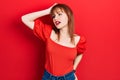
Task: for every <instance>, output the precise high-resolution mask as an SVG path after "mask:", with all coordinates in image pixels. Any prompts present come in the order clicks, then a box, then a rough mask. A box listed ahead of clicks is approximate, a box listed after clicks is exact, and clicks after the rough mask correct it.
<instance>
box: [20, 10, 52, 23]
mask: <svg viewBox="0 0 120 80" xmlns="http://www.w3.org/2000/svg"><path fill="white" fill-rule="evenodd" d="M49 13H50V9H45V10H41V11H37V12H32V13H28V14H25V15H23V16H22V18H25V19H28V20H30V21H34V20H35V19H37V18H39V17H42V16H45V15H48V14H49Z"/></svg>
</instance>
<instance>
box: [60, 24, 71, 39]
mask: <svg viewBox="0 0 120 80" xmlns="http://www.w3.org/2000/svg"><path fill="white" fill-rule="evenodd" d="M60 37H61V38H70V35H69V33H68V26H66V27H64V28H62V29H60Z"/></svg>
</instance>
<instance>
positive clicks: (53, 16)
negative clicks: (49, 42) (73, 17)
mask: <svg viewBox="0 0 120 80" xmlns="http://www.w3.org/2000/svg"><path fill="white" fill-rule="evenodd" d="M61 15H62V14H61V13H60V14H58V16H61ZM52 18H55V15H52Z"/></svg>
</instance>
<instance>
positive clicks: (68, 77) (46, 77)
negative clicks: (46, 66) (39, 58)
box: [42, 70, 75, 80]
mask: <svg viewBox="0 0 120 80" xmlns="http://www.w3.org/2000/svg"><path fill="white" fill-rule="evenodd" d="M42 80H75V76H74V71H71V72H70V73H67V74H65V75H63V76H54V75H52V74H51V73H49V72H47V71H46V70H45V71H44V74H43V77H42Z"/></svg>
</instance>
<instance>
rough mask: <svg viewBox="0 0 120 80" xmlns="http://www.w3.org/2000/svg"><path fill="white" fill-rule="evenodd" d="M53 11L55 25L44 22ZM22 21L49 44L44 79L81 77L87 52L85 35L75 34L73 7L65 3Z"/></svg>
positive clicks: (27, 16)
mask: <svg viewBox="0 0 120 80" xmlns="http://www.w3.org/2000/svg"><path fill="white" fill-rule="evenodd" d="M48 14H50V15H51V16H52V20H53V23H54V26H51V25H47V24H45V23H43V22H42V21H40V20H39V19H37V18H39V17H42V16H45V15H48ZM22 22H23V23H24V24H25V25H27V26H28V27H29V28H31V29H32V30H33V32H34V34H35V35H36V36H37V37H39V38H40V39H42V40H43V41H44V42H45V43H46V62H45V71H44V75H43V77H42V80H77V76H76V75H75V70H76V68H77V66H78V64H79V62H80V60H81V58H82V53H84V51H85V42H86V40H85V38H84V36H80V35H77V34H74V20H73V12H72V10H71V9H70V8H69V7H68V6H67V5H65V4H54V5H53V6H51V7H50V8H48V9H45V10H42V11H37V12H33V13H29V14H26V15H23V16H22Z"/></svg>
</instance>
